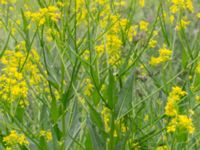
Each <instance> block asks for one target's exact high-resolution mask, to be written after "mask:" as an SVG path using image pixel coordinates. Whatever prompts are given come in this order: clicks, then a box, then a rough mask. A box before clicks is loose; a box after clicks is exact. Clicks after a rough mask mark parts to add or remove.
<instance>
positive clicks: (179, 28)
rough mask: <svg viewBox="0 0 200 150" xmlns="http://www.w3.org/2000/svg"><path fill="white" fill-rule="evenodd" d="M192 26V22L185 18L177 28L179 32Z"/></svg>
mask: <svg viewBox="0 0 200 150" xmlns="http://www.w3.org/2000/svg"><path fill="white" fill-rule="evenodd" d="M189 24H190V21H189V20H188V19H187V18H186V17H184V18H182V19H181V20H180V23H179V24H178V25H177V26H176V29H177V30H181V29H185V28H187V26H188V25H189Z"/></svg>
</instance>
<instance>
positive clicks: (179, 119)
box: [167, 115, 195, 134]
mask: <svg viewBox="0 0 200 150" xmlns="http://www.w3.org/2000/svg"><path fill="white" fill-rule="evenodd" d="M177 128H179V129H183V130H184V129H186V130H187V131H188V133H190V134H192V133H194V130H195V128H194V126H193V123H192V119H191V118H189V117H187V116H186V115H177V116H176V117H174V118H173V119H172V120H171V121H170V123H169V125H168V127H167V132H175V131H176V129H177Z"/></svg>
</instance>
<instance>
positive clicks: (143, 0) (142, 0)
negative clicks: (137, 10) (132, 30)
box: [139, 0, 145, 8]
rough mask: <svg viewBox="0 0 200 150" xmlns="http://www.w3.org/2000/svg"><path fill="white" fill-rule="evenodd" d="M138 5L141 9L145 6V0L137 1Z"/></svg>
mask: <svg viewBox="0 0 200 150" xmlns="http://www.w3.org/2000/svg"><path fill="white" fill-rule="evenodd" d="M139 5H140V6H141V7H142V8H143V7H144V5H145V0H139Z"/></svg>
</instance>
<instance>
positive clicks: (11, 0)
mask: <svg viewBox="0 0 200 150" xmlns="http://www.w3.org/2000/svg"><path fill="white" fill-rule="evenodd" d="M14 3H16V0H0V4H3V5H6V4H14Z"/></svg>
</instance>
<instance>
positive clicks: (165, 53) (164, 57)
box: [150, 46, 172, 66]
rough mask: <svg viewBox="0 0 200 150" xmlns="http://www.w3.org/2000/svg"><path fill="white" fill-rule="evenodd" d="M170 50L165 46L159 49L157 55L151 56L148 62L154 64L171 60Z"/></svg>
mask: <svg viewBox="0 0 200 150" xmlns="http://www.w3.org/2000/svg"><path fill="white" fill-rule="evenodd" d="M171 56H172V50H170V49H167V48H166V47H165V46H164V47H163V48H161V49H159V56H158V57H151V60H150V64H151V65H153V66H155V65H159V64H161V63H164V62H167V61H169V60H171Z"/></svg>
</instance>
